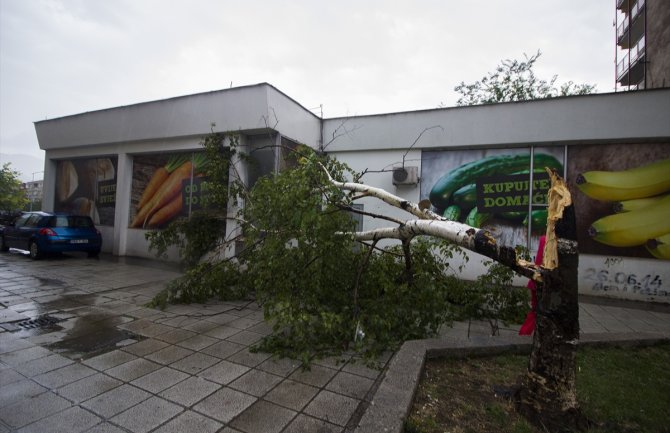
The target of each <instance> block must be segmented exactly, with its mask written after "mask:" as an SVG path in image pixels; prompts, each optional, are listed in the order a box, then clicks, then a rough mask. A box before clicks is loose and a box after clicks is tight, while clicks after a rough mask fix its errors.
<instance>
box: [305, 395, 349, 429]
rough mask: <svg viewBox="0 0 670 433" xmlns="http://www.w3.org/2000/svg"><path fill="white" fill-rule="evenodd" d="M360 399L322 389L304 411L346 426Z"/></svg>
mask: <svg viewBox="0 0 670 433" xmlns="http://www.w3.org/2000/svg"><path fill="white" fill-rule="evenodd" d="M358 404H359V401H358V400H356V399H353V398H351V397H345V396H343V395H340V394H335V393H333V392H330V391H321V392H319V393H318V394H317V395H316V397H314V399H313V400H312V401H311V402H310V403H309V404H308V405H307V407H306V408H305V410H304V412H305V413H306V414H308V415H311V416H313V417H315V418H319V419H322V420H324V421H328V422H330V423H333V424H337V425H341V426H346V425H347V422H348V421H349V418H351V415H353V413H354V411H355V410H356V408H357V407H358Z"/></svg>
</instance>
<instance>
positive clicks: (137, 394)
mask: <svg viewBox="0 0 670 433" xmlns="http://www.w3.org/2000/svg"><path fill="white" fill-rule="evenodd" d="M149 397H151V394H149V393H148V392H146V391H143V390H141V389H139V388H136V387H134V386H131V385H127V384H125V385H121V386H119V387H117V388H114V389H112V390H110V391H107V392H105V393H103V394H100V395H98V396H96V397H94V398H92V399H90V400H87V401H85V402H83V403H81V405H82V406H83V407H85V408H87V409H89V410H91V411H93V412H95V413H97V414H98V415H100V416H102V417H103V418H105V419H107V418H109V417H111V416H114V415H116V414H118V413H121V412H123V411H124V410H126V409H128V408H129V407H131V406H134V405H135V404H137V403H139V402H141V401H143V400H146V399H147V398H149Z"/></svg>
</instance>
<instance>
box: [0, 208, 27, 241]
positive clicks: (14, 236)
mask: <svg viewBox="0 0 670 433" xmlns="http://www.w3.org/2000/svg"><path fill="white" fill-rule="evenodd" d="M31 216H32V215H31V214H25V215H21V216H20V217H19V218H17V220H16V221H15V222H14V224H12V225H9V226H6V227H5V229H4V232H3V233H4V236H5V244H6V245H7V246H8V247H10V248H21V249H25V248H24V247H23V246H21V245H22V242H21V239H22V236H21V228H22V227H24V226H25V225H26V222H28V220H29V219H30V217H31Z"/></svg>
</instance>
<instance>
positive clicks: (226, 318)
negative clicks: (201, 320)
mask: <svg viewBox="0 0 670 433" xmlns="http://www.w3.org/2000/svg"><path fill="white" fill-rule="evenodd" d="M237 319H239V316H235V315H232V314H228V313H221V314H217V315H215V316H210V317H206V318H205V320H206V321H208V322H212V323H218V324H219V325H225V324H226V323H230V322H232V321H233V320H237Z"/></svg>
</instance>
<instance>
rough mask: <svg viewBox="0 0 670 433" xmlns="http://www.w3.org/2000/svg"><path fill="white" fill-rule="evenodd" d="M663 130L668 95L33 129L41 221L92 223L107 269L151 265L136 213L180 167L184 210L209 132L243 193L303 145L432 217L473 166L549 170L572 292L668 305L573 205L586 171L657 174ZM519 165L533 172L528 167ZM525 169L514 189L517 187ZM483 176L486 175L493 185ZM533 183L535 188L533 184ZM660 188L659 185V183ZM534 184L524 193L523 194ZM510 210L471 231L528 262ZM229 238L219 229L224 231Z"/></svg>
mask: <svg viewBox="0 0 670 433" xmlns="http://www.w3.org/2000/svg"><path fill="white" fill-rule="evenodd" d="M668 119H670V89H656V90H646V91H640V92H624V93H610V94H596V95H585V96H573V97H562V98H553V99H545V100H535V101H526V102H516V103H503V104H495V105H482V106H470V107H454V108H440V109H431V110H423V111H411V112H402V113H390V114H379V115H371V116H352V117H344V118H332V119H321V118H319V117H317V116H315V115H314V114H313V113H312V112H310V111H309V110H307V109H305V108H304V107H302V106H301V105H300V104H299V103H298V102H296V101H294V100H293V99H291V98H290V97H289V96H287V95H285V94H284V93H282V92H281V91H279V90H277V89H276V88H274V87H273V86H271V85H269V84H266V83H263V84H258V85H253V86H246V87H238V88H231V89H226V90H221V91H214V92H208V93H201V94H196V95H188V96H182V97H177V98H171V99H166V100H161V101H153V102H147V103H142V104H136V105H130V106H125V107H117V108H110V109H107V110H100V111H94V112H88V113H83V114H78V115H73V116H67V117H62V118H57V119H51V120H45V121H40V122H36V123H35V128H36V132H37V137H38V140H39V144H40V148H41V149H43V150H44V151H45V152H46V162H45V173H44V192H43V194H44V198H43V209H44V210H71V211H78V212H83V213H87V214H90V215H92V216H93V217H94V218H95V219H96V221H97V222H98V225H99V226H100V229H101V232H102V233H103V239H104V246H103V251H106V252H110V253H112V254H115V255H120V256H140V257H153V254H152V253H151V252H150V251H149V250H148V244H147V241H146V240H145V237H144V234H145V233H146V231H147V230H148V229H150V228H152V227H153V226H156V227H158V228H159V227H160V224H162V223H164V222H165V221H162V222H161V221H158V222H156V223H151V218H150V217H143V216H142V215H141V208H142V206H138V205H139V204H140V201H141V196H142V194H143V192H144V190H145V189H146V188H147V184H148V183H149V181H150V178H151V177H152V176H153V175H154V173H156V172H157V171H158V170H159V169H160V168H161V167H162V168H175V167H176V166H180V165H181V164H183V163H184V162H185V161H189V162H190V163H192V164H193V167H194V168H193V169H192V170H191V175H190V179H189V180H188V181H187V182H185V183H184V190H183V191H186V190H187V189H188V190H189V196H188V198H187V196H186V195H185V194H186V193H185V192H184V194H183V195H182V196H181V198H180V199H181V200H182V204H183V203H186V201H189V203H190V204H189V206H186V205H183V206H182V207H181V209H182V211H181V212H180V214H181V215H184V214H186V215H187V214H188V212H190V211H193V210H194V209H197V200H196V199H197V194H196V196H195V198H194V196H193V191H194V190H196V189H197V188H195V187H194V186H196V187H197V185H198V181H197V178H198V172H197V166H198V164H199V163H201V162H202V158H200V157H199V156H198V154H199V153H200V152H201V146H200V144H199V143H200V140H201V138H202V137H203V136H205V135H206V134H208V133H209V132H210V130H212V129H213V130H214V131H222V132H224V131H236V132H238V133H239V134H240V142H241V144H242V145H244V146H247V149H250V150H255V152H253V153H254V155H255V158H256V159H257V162H258V164H255V165H254V167H246V168H245V167H241V171H240V173H241V175H242V176H243V177H246V180H247V181H248V182H249V183H253V180H254V178H257V177H258V176H260V175H263V174H266V173H269V172H271V171H273V170H277V169H279V168H280V166H281V164H282V154H281V151H279V149H281V148H283V147H285V146H279V144H283V145H286V144H291V143H304V144H307V145H309V146H311V147H313V148H315V149H322V150H324V151H326V152H327V153H329V154H331V155H333V156H335V157H336V158H338V159H339V160H341V161H343V162H346V163H347V164H349V165H350V166H351V167H352V168H353V169H354V170H356V171H359V172H360V171H364V170H367V173H366V174H365V176H364V177H363V181H364V182H365V183H367V184H370V185H374V186H376V187H380V188H384V189H386V190H388V191H390V192H393V193H395V194H397V195H400V196H402V197H405V198H407V199H408V200H412V201H414V202H419V201H420V200H422V199H426V198H429V197H430V198H431V201H432V202H433V206H434V207H435V208H436V209H438V210H440V211H442V210H444V208H445V207H446V206H449V205H452V202H451V201H450V200H452V199H453V197H452V196H449V197H448V198H444V197H445V196H442V199H444V201H442V199H440V198H437V199H436V198H435V197H437V196H439V194H437V195H436V194H435V192H434V190H435V189H436V187H437V185H438V183H439V181H440V178H442V177H443V176H445V175H447V174H449V173H451V172H453V171H454V170H458V169H460V170H461V171H464V167H469V166H468V164H474V163H478V161H485V163H487V164H491V167H495V166H496V165H497V166H505V164H507V163H508V162H509V161H511V160H514V161H515V163H514V164H515V169H514V170H513V171H514V173H503V174H505V175H516V176H518V175H519V173H518V172H522V171H524V170H519V169H518V167H517V166H518V165H519V161H520V160H523V159H524V158H526V161H527V162H528V161H531V160H532V161H539V162H538V164H544V163H546V162H547V161H549V162H548V163H547V164H548V165H553V164H555V165H556V166H557V167H558V168H560V169H562V171H563V173H564V174H565V175H566V178H567V179H568V182H569V184H570V186H571V189H572V192H573V197H574V199H575V204H576V209H577V210H578V224H579V227H578V229H579V230H580V239H579V241H580V251H581V262H580V291H582V292H583V293H588V294H594V295H603V296H614V297H623V298H630V299H638V300H654V301H659V302H670V269H669V268H670V267H669V266H667V264H668V262H667V261H665V260H661V259H659V258H657V257H655V256H654V255H653V254H652V253H651V252H650V250H648V249H647V248H646V246H645V245H640V244H638V245H626V246H618V245H610V244H608V243H604V242H607V241H603V242H601V241H600V240H598V239H593V238H592V237H591V236H589V227H590V226H591V224H592V223H594V221H596V220H599V219H600V218H603V217H605V216H607V215H609V214H611V213H613V212H614V211H613V210H612V203H609V202H607V201H603V200H597V199H594V198H592V197H590V196H588V195H586V194H584V193H583V192H582V191H581V190H580V189H579V188H578V187H577V186H576V184H575V179H576V178H577V177H578V176H579V175H580V174H582V173H585V172H588V171H593V170H608V171H620V170H627V169H631V168H635V167H640V166H645V165H646V164H649V163H651V162H655V161H664V160H668V161H670V122H668ZM212 125H214V126H213V127H212ZM531 154H532V155H533V156H534V157H535V158H537V157H539V158H541V159H540V160H536V159H531V158H530V157H529V156H530V155H531ZM528 168H530V167H526V174H525V176H530V174H528ZM534 168H537V167H534ZM496 170H497V169H491V170H489V171H490V173H487V174H491V175H499V174H501V173H500V170H497V171H496ZM534 176H538V177H537V179H535V178H534V179H535V180H537V181H538V182H540V180H541V175H539V174H538V175H534ZM666 176H668V179H670V171H668V172H666ZM466 177H467V176H466ZM477 180H478V179H474V178H469V179H466V180H464V182H466V183H468V185H466V184H464V185H462V186H463V188H464V189H465V187H472V188H475V186H476V185H475V184H476V181H477ZM535 180H534V181H533V182H527V183H526V184H527V185H528V184H530V185H535V184H536V182H535ZM454 195H455V194H454ZM524 196H526V197H528V199H525V202H524ZM536 197H538V198H537V199H536ZM516 198H518V199H519V201H518V202H515V204H516V205H525V206H529V207H528V208H525V212H518V208H515V209H517V211H516V212H511V214H508V213H507V212H502V211H500V212H498V210H496V211H495V212H494V211H493V210H491V212H490V215H489V217H490V218H489V219H488V220H487V221H486V222H485V223H482V224H483V226H484V227H487V228H490V229H491V230H493V233H494V234H495V235H496V236H497V237H498V238H499V239H500V241H501V242H503V243H505V244H514V245H516V244H520V245H523V246H527V247H529V248H530V250H531V251H534V250H535V249H536V248H537V240H538V237H539V235H540V233H541V231H542V230H541V223H539V222H538V223H537V225H536V226H535V227H533V224H534V222H533V220H532V219H531V221H530V223H528V222H526V224H525V225H524V222H523V219H524V218H522V216H523V215H521V214H524V215H527V214H528V210H532V211H542V205H543V201H542V194H541V183H538V184H537V189H536V190H534V191H533V189H532V187H531V188H530V189H528V188H527V189H524V190H523V191H521V193H520V194H518V197H516ZM516 198H515V197H513V198H511V199H509V200H512V201H514V200H516ZM495 199H496V198H495V197H493V198H492V200H493V201H495ZM464 203H465V202H463V203H459V206H461V207H462V209H463V211H464V214H465V213H466V211H469V209H470V208H471V207H473V206H475V205H474V204H473V202H470V204H469V205H468V204H464ZM529 203H530V205H529ZM361 205H362V206H363V208H364V209H365V210H366V211H370V212H378V213H391V214H392V215H395V216H398V217H404V218H406V217H407V215H404V213H403V212H402V211H400V210H398V209H389V208H383V206H385V205H383V204H381V203H378V202H375V201H373V200H371V199H363V200H361ZM540 213H541V212H540ZM138 215H139V217H138ZM175 215H176V214H175ZM384 225H385V223H384V222H383V221H380V220H375V219H372V218H365V219H363V221H362V228H363V229H364V230H369V229H373V228H376V227H380V226H384ZM235 229H236V228H235V227H234V225H233V224H231V226H230V227H229V231H232V230H235ZM669 233H670V230H669ZM172 259H174V260H176V259H178V258H177V257H176V256H174V255H173V256H172ZM483 269H484V265H483V264H482V261H481V257H479V256H476V257H473V260H470V262H469V263H468V266H467V268H466V270H465V271H464V273H463V275H464V276H465V277H468V278H474V277H475V276H476V275H478V274H479V273H481V272H482V270H483Z"/></svg>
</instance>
